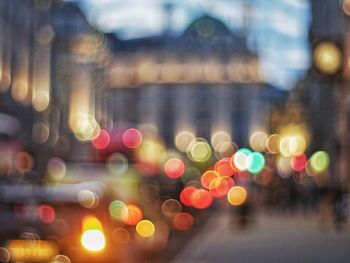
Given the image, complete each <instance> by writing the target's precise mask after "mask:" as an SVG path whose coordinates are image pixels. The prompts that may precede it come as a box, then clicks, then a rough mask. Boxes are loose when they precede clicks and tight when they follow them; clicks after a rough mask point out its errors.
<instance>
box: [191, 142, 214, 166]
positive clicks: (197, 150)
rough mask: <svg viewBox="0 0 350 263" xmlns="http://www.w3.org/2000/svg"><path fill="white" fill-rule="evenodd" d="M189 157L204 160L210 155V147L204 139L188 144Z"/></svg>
mask: <svg viewBox="0 0 350 263" xmlns="http://www.w3.org/2000/svg"><path fill="white" fill-rule="evenodd" d="M188 153H189V157H190V159H192V160H193V161H195V162H206V161H208V160H209V158H210V157H211V148H210V146H209V144H208V143H207V142H205V141H196V142H194V143H193V144H192V143H191V144H190V146H189V152H188Z"/></svg>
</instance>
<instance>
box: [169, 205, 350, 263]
mask: <svg viewBox="0 0 350 263" xmlns="http://www.w3.org/2000/svg"><path fill="white" fill-rule="evenodd" d="M349 244H350V231H349V230H348V229H345V230H343V231H342V232H337V233H335V232H334V231H333V230H331V229H329V228H328V229H327V228H323V227H322V226H321V225H320V224H319V221H318V217H317V215H315V214H310V215H305V216H304V215H302V214H300V213H293V214H291V213H289V214H278V213H276V212H273V213H272V214H268V213H265V212H264V213H261V214H260V215H259V216H258V217H257V219H256V222H255V226H252V227H251V228H249V229H246V230H239V229H238V228H237V227H236V226H232V223H231V217H230V213H229V211H228V210H227V209H224V208H223V209H221V210H220V211H218V213H217V214H213V216H212V217H211V218H210V219H209V221H208V222H207V225H206V226H204V227H203V230H202V231H201V232H200V233H199V234H198V235H197V236H196V237H195V238H194V239H193V240H191V241H190V242H189V243H188V245H187V246H186V248H185V249H184V250H183V251H182V252H181V253H179V254H178V255H177V257H175V258H174V260H172V261H171V262H172V263H194V262H196V263H211V262H220V263H226V262H227V263H240V262H244V263H250V262H269V263H274V262H334V263H335V262H337V263H338V262H339V263H341V262H344V263H345V262H349V258H350V250H349Z"/></svg>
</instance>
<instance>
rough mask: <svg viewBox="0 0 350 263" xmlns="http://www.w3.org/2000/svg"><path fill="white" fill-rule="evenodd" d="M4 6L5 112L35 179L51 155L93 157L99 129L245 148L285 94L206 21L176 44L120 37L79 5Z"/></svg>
mask: <svg viewBox="0 0 350 263" xmlns="http://www.w3.org/2000/svg"><path fill="white" fill-rule="evenodd" d="M0 5H1V8H0V10H1V12H2V14H3V16H2V20H1V21H0V22H1V23H0V24H1V25H0V28H1V31H2V32H3V35H4V36H6V37H3V38H2V39H1V47H0V52H1V90H2V95H1V100H2V101H4V103H2V104H1V107H2V109H1V111H2V112H4V113H7V114H9V115H10V116H14V117H16V118H18V119H19V122H20V123H21V125H22V126H23V128H22V132H21V134H20V141H21V143H22V144H23V145H24V148H27V149H28V150H29V151H31V152H32V153H33V157H34V160H35V169H36V170H38V171H39V172H40V173H41V172H44V171H45V167H44V166H45V164H46V161H47V160H48V159H49V158H50V156H53V155H55V156H61V157H62V158H65V159H68V160H72V161H74V160H85V161H89V160H91V158H92V156H93V155H91V149H90V148H91V146H90V144H89V143H88V141H89V139H91V138H92V137H93V136H94V135H95V134H94V133H95V131H96V130H97V127H101V128H105V129H107V130H112V129H114V128H115V127H119V126H123V125H126V126H128V125H129V126H135V125H143V127H148V129H152V130H154V131H157V132H158V133H159V134H160V135H161V137H162V138H164V140H165V142H166V143H167V144H168V145H171V146H173V145H174V140H175V137H176V135H177V134H178V133H180V132H182V131H188V132H190V133H193V134H194V135H195V136H200V137H204V138H206V139H207V140H210V139H212V137H213V136H214V135H215V134H219V133H221V134H222V133H224V134H226V135H227V136H228V137H229V138H230V139H232V140H233V141H235V142H236V143H238V144H239V145H240V146H247V144H248V138H249V135H250V134H251V133H252V132H254V131H257V130H263V131H266V132H268V131H269V127H268V125H267V124H268V120H267V119H266V118H268V114H267V113H268V112H269V107H270V105H271V102H273V101H275V100H276V101H278V100H280V98H281V96H282V97H283V96H284V95H283V92H279V91H278V90H276V89H274V88H273V87H271V86H269V85H267V84H265V82H264V80H263V79H262V77H261V75H260V74H259V58H258V57H257V56H256V55H255V54H252V53H250V52H249V51H248V49H247V47H246V39H245V38H244V36H242V35H237V36H235V35H234V34H233V33H232V32H231V31H230V30H229V29H228V28H227V27H226V26H225V24H224V23H222V22H221V21H220V20H218V19H215V18H213V17H210V16H203V17H200V18H198V19H196V20H195V21H193V23H192V24H191V25H189V27H188V28H187V30H185V32H184V33H183V34H182V35H181V36H178V37H173V36H170V35H169V34H167V32H164V34H163V35H161V36H156V37H148V38H143V39H136V40H120V39H118V38H116V37H115V36H114V35H111V34H102V33H100V32H98V31H96V30H95V29H94V28H93V27H91V26H90V25H89V23H88V22H87V20H86V18H85V16H84V15H83V13H82V12H81V10H80V9H79V8H78V7H77V5H76V4H75V3H71V2H62V1H58V0H52V1H41V0H36V1H30V0H28V1H21V2H19V1H17V0H14V1H6V0H2V1H1V2H0ZM17 32H18V34H17Z"/></svg>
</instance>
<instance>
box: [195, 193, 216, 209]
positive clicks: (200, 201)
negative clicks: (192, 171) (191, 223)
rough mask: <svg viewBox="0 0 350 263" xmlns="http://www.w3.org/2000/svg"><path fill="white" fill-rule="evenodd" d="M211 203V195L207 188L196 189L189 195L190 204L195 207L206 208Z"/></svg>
mask: <svg viewBox="0 0 350 263" xmlns="http://www.w3.org/2000/svg"><path fill="white" fill-rule="evenodd" d="M212 203H213V197H212V195H211V194H210V192H209V191H208V190H205V189H196V190H195V191H194V192H193V193H192V195H191V204H192V206H193V207H194V208H197V209H206V208H208V207H209V206H210V205H211V204H212Z"/></svg>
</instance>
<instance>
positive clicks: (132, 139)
mask: <svg viewBox="0 0 350 263" xmlns="http://www.w3.org/2000/svg"><path fill="white" fill-rule="evenodd" d="M122 140H123V143H124V145H125V146H126V147H127V148H130V149H135V148H137V147H139V146H140V144H141V143H142V134H141V132H140V131H139V130H138V129H135V128H130V129H127V130H126V131H125V132H124V133H123V137H122Z"/></svg>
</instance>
